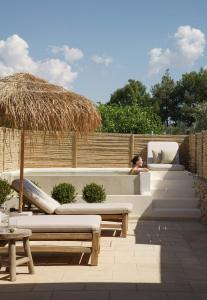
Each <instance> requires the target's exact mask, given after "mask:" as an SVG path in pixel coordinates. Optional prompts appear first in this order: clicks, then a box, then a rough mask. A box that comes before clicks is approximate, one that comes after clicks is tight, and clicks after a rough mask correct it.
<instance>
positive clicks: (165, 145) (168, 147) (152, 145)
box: [147, 141, 180, 164]
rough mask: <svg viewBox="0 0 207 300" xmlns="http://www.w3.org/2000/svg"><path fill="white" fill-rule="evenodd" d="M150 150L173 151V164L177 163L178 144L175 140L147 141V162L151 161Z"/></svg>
mask: <svg viewBox="0 0 207 300" xmlns="http://www.w3.org/2000/svg"><path fill="white" fill-rule="evenodd" d="M152 150H154V151H157V152H160V151H161V150H162V151H170V152H173V153H174V157H175V159H174V162H173V163H175V164H179V163H180V161H179V145H178V143H176V142H167V141H165V142H164V141H156V142H149V143H148V145H147V164H152V163H153V153H152Z"/></svg>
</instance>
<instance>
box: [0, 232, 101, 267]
mask: <svg viewBox="0 0 207 300" xmlns="http://www.w3.org/2000/svg"><path fill="white" fill-rule="evenodd" d="M29 239H30V241H91V247H89V246H88V247H84V246H56V245H47V246H45V245H41V246H40V245H31V250H32V252H69V253H88V254H90V255H91V265H92V266H97V265H98V255H99V252H100V231H92V232H71V233H69V232H38V233H37V232H33V233H32V236H31V237H30V238H29ZM2 246H5V245H2ZM22 250H23V248H22V247H17V252H22ZM5 251H7V248H5V247H3V248H1V249H0V253H4V252H5Z"/></svg>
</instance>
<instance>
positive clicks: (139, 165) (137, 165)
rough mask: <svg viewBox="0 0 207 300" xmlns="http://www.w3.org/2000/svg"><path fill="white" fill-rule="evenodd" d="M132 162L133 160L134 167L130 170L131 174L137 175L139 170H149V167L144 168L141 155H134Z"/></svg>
mask: <svg viewBox="0 0 207 300" xmlns="http://www.w3.org/2000/svg"><path fill="white" fill-rule="evenodd" d="M131 162H132V168H131V170H130V172H129V174H130V175H137V174H138V173H139V172H149V169H147V168H142V166H143V160H142V157H141V156H140V155H136V156H134V158H133V159H132V160H131Z"/></svg>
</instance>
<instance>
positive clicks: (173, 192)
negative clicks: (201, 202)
mask: <svg viewBox="0 0 207 300" xmlns="http://www.w3.org/2000/svg"><path fill="white" fill-rule="evenodd" d="M151 194H152V196H153V197H162V198H176V199H177V198H179V199H180V198H182V197H195V196H196V192H195V189H194V188H183V187H178V188H171V187H170V188H168V187H162V188H154V189H151Z"/></svg>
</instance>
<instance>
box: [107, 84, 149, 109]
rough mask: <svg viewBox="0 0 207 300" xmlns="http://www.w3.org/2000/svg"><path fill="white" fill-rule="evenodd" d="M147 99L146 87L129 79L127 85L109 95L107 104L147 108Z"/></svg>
mask: <svg viewBox="0 0 207 300" xmlns="http://www.w3.org/2000/svg"><path fill="white" fill-rule="evenodd" d="M149 99H150V94H149V93H148V92H147V89H146V87H145V86H144V85H143V84H142V83H141V82H140V81H138V80H132V79H129V80H128V84H126V85H125V86H124V87H123V88H120V89H117V90H116V91H115V92H114V93H113V94H112V95H111V98H110V101H109V103H108V104H115V105H122V106H125V105H136V104H138V105H140V106H148V102H149Z"/></svg>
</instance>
